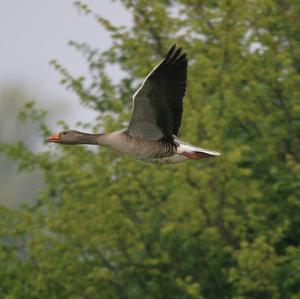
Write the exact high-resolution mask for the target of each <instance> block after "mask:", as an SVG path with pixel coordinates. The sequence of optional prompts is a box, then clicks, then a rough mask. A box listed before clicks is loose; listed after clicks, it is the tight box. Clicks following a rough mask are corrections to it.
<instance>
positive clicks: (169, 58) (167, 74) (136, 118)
mask: <svg viewBox="0 0 300 299" xmlns="http://www.w3.org/2000/svg"><path fill="white" fill-rule="evenodd" d="M186 78H187V57H186V54H185V53H182V49H181V48H177V47H176V45H173V46H172V47H171V48H170V49H169V51H168V53H167V55H166V56H165V57H164V58H163V60H162V61H161V62H160V63H158V65H156V66H155V67H154V68H153V70H152V71H151V72H150V73H149V74H148V76H147V77H146V79H145V80H144V82H143V83H142V85H141V87H140V88H139V89H138V90H137V91H136V93H135V94H134V95H133V112H132V117H131V120H130V122H129V125H128V127H127V128H125V129H123V130H119V131H115V132H111V133H103V134H88V133H83V132H79V131H75V130H67V131H63V132H60V133H58V134H54V135H52V136H50V137H49V138H48V139H47V140H48V141H49V142H55V143H61V144H96V145H104V146H107V147H110V148H112V149H114V150H117V151H118V152H121V153H124V154H127V155H130V156H132V157H134V158H136V159H138V160H142V161H145V162H149V163H154V164H156V163H179V162H182V161H185V160H189V159H193V160H198V159H201V158H208V157H212V156H218V155H220V153H218V152H215V151H211V150H207V149H203V148H200V147H196V146H194V145H191V144H188V143H186V142H183V141H181V140H179V139H178V138H177V134H178V131H179V128H180V124H181V116H182V110H183V97H184V95H185V90H186Z"/></svg>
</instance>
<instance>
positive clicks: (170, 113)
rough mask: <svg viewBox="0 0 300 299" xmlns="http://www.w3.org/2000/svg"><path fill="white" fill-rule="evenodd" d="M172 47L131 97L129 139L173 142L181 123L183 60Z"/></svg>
mask: <svg viewBox="0 0 300 299" xmlns="http://www.w3.org/2000/svg"><path fill="white" fill-rule="evenodd" d="M181 51H182V49H181V48H177V47H176V45H173V46H172V47H171V48H170V50H169V51H168V53H167V55H166V56H165V58H164V59H163V60H162V61H161V62H160V63H159V64H158V65H157V66H156V67H155V68H154V69H153V70H152V71H151V72H150V73H149V75H148V76H147V77H146V79H145V80H144V82H143V84H142V86H141V87H140V88H139V89H138V90H137V92H136V93H135V94H134V96H133V113H132V117H131V120H130V123H129V126H128V132H129V134H130V135H131V136H138V137H144V138H148V139H153V140H158V139H161V138H164V139H165V140H166V141H168V142H173V141H174V139H173V135H177V134H178V131H179V127H180V124H181V116H182V110H183V97H184V95H185V90H186V77H187V57H186V54H185V53H182V52H181Z"/></svg>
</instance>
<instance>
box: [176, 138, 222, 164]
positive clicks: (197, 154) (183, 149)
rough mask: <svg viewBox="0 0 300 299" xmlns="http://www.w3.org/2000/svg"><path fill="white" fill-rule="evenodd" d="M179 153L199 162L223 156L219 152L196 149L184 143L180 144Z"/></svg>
mask: <svg viewBox="0 0 300 299" xmlns="http://www.w3.org/2000/svg"><path fill="white" fill-rule="evenodd" d="M177 153H178V154H181V155H183V156H185V157H187V158H189V159H192V160H199V159H204V158H210V157H214V156H220V155H221V154H220V153H219V152H216V151H212V150H208V149H205V148H200V147H196V146H193V145H191V144H186V143H182V142H180V143H179V147H178V148H177Z"/></svg>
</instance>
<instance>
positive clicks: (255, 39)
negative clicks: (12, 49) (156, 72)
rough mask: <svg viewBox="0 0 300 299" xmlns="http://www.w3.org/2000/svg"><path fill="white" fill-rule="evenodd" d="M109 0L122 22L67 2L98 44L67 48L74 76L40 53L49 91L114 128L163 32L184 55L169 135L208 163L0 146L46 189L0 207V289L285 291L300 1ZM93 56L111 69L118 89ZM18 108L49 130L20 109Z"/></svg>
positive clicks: (33, 292)
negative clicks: (55, 82) (119, 8)
mask: <svg viewBox="0 0 300 299" xmlns="http://www.w3.org/2000/svg"><path fill="white" fill-rule="evenodd" d="M121 3H122V5H124V7H125V8H126V9H128V10H129V11H130V12H131V14H132V16H133V26H132V27H131V28H126V27H117V26H114V25H113V24H111V23H110V22H109V20H107V19H105V18H103V17H101V16H97V15H94V14H93V13H92V12H91V11H90V9H89V8H88V7H87V6H86V5H85V4H82V3H80V2H76V5H77V6H78V7H79V8H80V9H81V10H83V11H84V12H85V13H86V14H87V15H90V16H93V17H95V18H96V20H97V21H98V22H99V23H100V24H101V26H104V27H105V28H106V29H107V30H108V31H109V32H110V33H111V37H112V39H113V41H114V43H113V46H112V47H111V48H110V49H109V50H107V51H105V52H102V53H100V52H99V51H97V50H95V49H91V48H90V47H89V46H88V45H85V44H79V43H76V42H73V43H72V45H73V46H74V47H75V48H76V49H77V50H79V51H81V52H82V53H83V55H84V56H85V57H86V59H87V63H88V65H89V68H90V74H91V76H90V78H83V77H79V78H75V77H73V76H72V75H71V74H70V73H69V72H68V71H67V70H66V69H64V67H63V66H62V65H61V64H59V63H58V62H55V61H54V62H53V65H54V66H55V67H56V68H57V70H58V71H60V72H61V74H62V77H63V80H62V82H63V84H65V85H66V87H67V88H69V89H71V90H72V91H74V92H76V93H77V94H78V95H79V97H80V99H81V103H82V104H83V105H86V106H88V107H90V108H91V109H95V110H97V111H99V118H98V121H97V123H95V124H89V127H90V128H91V129H93V130H99V128H100V127H105V128H106V130H108V131H109V130H112V129H115V128H119V127H120V126H121V124H122V123H124V121H126V120H127V119H128V116H129V114H130V105H131V103H130V100H129V99H130V97H131V95H132V94H133V91H134V90H135V89H136V88H137V86H138V85H139V83H140V82H141V80H142V78H143V77H144V76H145V75H146V74H147V72H148V71H149V69H150V68H151V67H152V66H153V65H154V64H155V63H157V61H158V60H159V59H160V57H161V56H162V55H163V54H164V53H165V52H166V50H167V48H168V47H169V46H170V45H171V44H172V43H173V42H174V40H176V42H177V43H178V44H180V45H181V46H183V47H184V49H185V51H187V53H188V57H189V59H190V68H189V81H188V92H187V96H186V98H185V111H184V122H183V128H182V131H181V137H182V139H186V140H189V141H190V142H192V143H195V144H199V145H201V146H203V147H205V146H209V147H210V148H216V149H218V150H220V151H221V152H223V157H222V158H218V159H214V160H205V161H200V162H196V163H195V161H191V162H187V163H183V164H180V165H175V166H170V165H163V166H155V167H153V166H148V165H146V164H143V163H140V162H137V161H134V160H131V159H130V158H127V157H122V158H120V157H118V156H117V155H116V154H114V153H112V152H110V151H107V150H106V149H103V148H99V151H98V152H93V151H90V149H89V148H86V147H81V146H78V147H67V146H65V147H60V148H59V149H58V150H57V151H54V148H53V147H50V148H49V150H47V151H45V152H43V153H39V154H34V153H32V152H30V151H29V150H28V149H26V147H25V146H24V145H22V144H18V145H2V151H4V152H5V153H7V154H9V155H10V156H13V157H15V158H16V159H19V161H20V165H21V168H22V169H23V170H25V171H27V170H30V169H32V168H35V167H38V168H40V169H42V170H43V172H44V176H45V180H46V183H47V189H45V190H44V191H43V192H42V193H41V194H40V196H39V198H38V199H37V202H36V204H35V205H34V206H30V207H24V208H23V209H20V210H18V211H15V212H12V211H7V210H5V209H3V210H2V211H1V214H2V217H1V218H0V219H1V220H0V221H1V225H0V227H1V237H2V239H1V240H2V242H1V246H2V248H1V251H0V265H1V268H0V275H1V286H0V294H1V295H2V297H3V298H111V299H113V298H124V299H127V298H128V299H134V298H146V299H154V298H155V299H157V298H163V299H167V298H172V299H173V298H180V299H200V298H201V299H202V298H207V299H216V298H235V299H242V298H243V299H244V298H292V299H295V298H300V297H299V296H300V248H299V240H300V230H299V212H300V204H299V203H300V202H299V198H300V197H299V195H300V192H299V181H300V180H299V175H300V165H299V160H300V152H299V132H300V130H299V129H300V128H299V126H300V123H299V113H300V109H299V108H300V106H299V103H300V102H299V96H300V94H299V88H298V86H299V80H300V60H299V57H300V55H299V54H300V40H299V36H300V35H299V33H300V21H299V18H298V16H299V12H300V4H299V3H298V2H297V1H292V0H291V1H272V0H271V1H270V0H263V1H240V0H236V1H198V0H178V1H175V0H173V1H170V0H169V1H168V0H166V1H144V0H136V1H133V0H131V1H130V0H128V1H121ZM145 57H147V59H145ZM109 64H116V65H118V66H119V67H121V68H122V70H123V71H124V72H126V78H125V79H123V80H122V82H121V84H120V85H115V84H114V83H113V81H112V80H111V78H109V76H108V74H107V72H106V68H107V65H109ZM130 78H137V79H139V80H137V81H136V80H135V79H130ZM24 115H27V116H32V117H33V119H34V120H35V122H37V123H38V125H39V127H40V129H41V133H42V134H44V135H45V136H46V134H48V133H49V128H47V126H46V125H45V122H44V120H43V115H42V114H39V112H38V111H37V110H36V108H35V107H34V106H33V107H32V106H30V107H28V109H27V112H26V113H25V114H24Z"/></svg>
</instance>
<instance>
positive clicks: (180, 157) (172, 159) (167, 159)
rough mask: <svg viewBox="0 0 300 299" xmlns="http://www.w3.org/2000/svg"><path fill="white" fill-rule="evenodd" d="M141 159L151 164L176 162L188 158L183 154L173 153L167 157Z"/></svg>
mask: <svg viewBox="0 0 300 299" xmlns="http://www.w3.org/2000/svg"><path fill="white" fill-rule="evenodd" d="M141 160H143V161H144V162H147V163H151V164H176V163H180V162H183V161H185V160H188V158H187V157H185V156H183V155H178V154H173V155H172V156H169V157H161V158H148V159H141Z"/></svg>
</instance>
